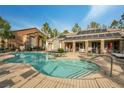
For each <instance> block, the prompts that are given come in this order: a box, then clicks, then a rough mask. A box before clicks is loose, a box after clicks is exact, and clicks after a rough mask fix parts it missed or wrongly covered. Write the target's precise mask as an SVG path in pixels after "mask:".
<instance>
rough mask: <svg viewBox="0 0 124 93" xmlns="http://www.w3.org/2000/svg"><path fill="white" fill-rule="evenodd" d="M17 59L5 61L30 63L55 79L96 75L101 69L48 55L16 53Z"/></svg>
mask: <svg viewBox="0 0 124 93" xmlns="http://www.w3.org/2000/svg"><path fill="white" fill-rule="evenodd" d="M14 55H15V57H13V58H9V59H6V60H4V62H7V63H9V62H10V63H28V64H30V65H32V66H33V67H34V68H35V69H36V70H37V71H39V72H41V73H43V74H46V75H49V76H54V77H61V78H78V77H80V76H87V75H89V74H91V73H96V72H97V71H99V70H100V67H99V66H98V65H96V64H93V63H91V62H88V61H85V60H83V61H81V60H77V59H75V60H74V59H49V55H48V54H46V53H14Z"/></svg>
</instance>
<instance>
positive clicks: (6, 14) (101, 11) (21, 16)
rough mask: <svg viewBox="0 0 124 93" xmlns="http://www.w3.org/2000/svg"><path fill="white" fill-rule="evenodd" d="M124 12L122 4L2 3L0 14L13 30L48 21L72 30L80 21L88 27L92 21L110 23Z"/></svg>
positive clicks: (52, 26) (58, 27)
mask: <svg viewBox="0 0 124 93" xmlns="http://www.w3.org/2000/svg"><path fill="white" fill-rule="evenodd" d="M122 13H124V6H121V5H117V6H114V5H109V6H106V5H99V6H98V5H92V6H91V5H80V6H79V5H62V6H60V5H39V6H38V5H26V6H24V5H16V6H14V5H1V6H0V16H1V17H2V18H3V19H5V20H6V21H8V22H9V23H10V25H11V29H12V30H19V29H25V28H32V27H37V28H38V29H41V27H42V25H43V23H45V22H48V23H49V25H50V27H51V28H57V29H58V31H63V30H65V29H67V30H69V31H71V29H72V27H73V25H74V24H75V23H78V24H79V25H80V26H81V28H82V29H86V28H87V25H88V24H89V23H90V22H91V21H95V22H97V23H100V24H105V25H110V24H111V22H112V20H113V19H116V20H119V19H120V16H121V15H122Z"/></svg>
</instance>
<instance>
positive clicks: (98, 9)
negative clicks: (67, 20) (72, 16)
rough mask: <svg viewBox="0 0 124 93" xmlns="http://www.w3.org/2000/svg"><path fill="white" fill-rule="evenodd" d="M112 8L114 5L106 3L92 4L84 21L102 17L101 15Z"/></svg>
mask: <svg viewBox="0 0 124 93" xmlns="http://www.w3.org/2000/svg"><path fill="white" fill-rule="evenodd" d="M111 8H112V6H108V5H107V6H106V5H94V6H91V9H90V11H89V12H88V14H87V15H86V17H85V18H84V20H83V22H90V21H94V20H96V19H98V18H100V17H101V16H103V15H105V14H106V13H107V12H108V11H109V10H110V9H111Z"/></svg>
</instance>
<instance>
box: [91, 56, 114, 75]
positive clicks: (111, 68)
mask: <svg viewBox="0 0 124 93" xmlns="http://www.w3.org/2000/svg"><path fill="white" fill-rule="evenodd" d="M103 56H105V57H108V58H110V63H111V65H110V75H109V76H110V77H112V70H113V58H112V56H110V55H107V54H99V55H96V56H95V57H92V58H90V59H89V60H90V61H91V60H93V59H95V58H97V57H103Z"/></svg>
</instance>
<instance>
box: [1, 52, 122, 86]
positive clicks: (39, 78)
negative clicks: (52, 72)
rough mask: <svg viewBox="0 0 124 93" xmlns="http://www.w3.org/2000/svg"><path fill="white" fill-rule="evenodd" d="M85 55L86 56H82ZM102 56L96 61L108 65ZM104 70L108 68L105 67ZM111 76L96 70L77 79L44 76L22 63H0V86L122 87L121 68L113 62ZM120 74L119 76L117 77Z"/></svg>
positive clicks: (74, 56)
mask: <svg viewBox="0 0 124 93" xmlns="http://www.w3.org/2000/svg"><path fill="white" fill-rule="evenodd" d="M83 57H87V56H83ZM66 58H78V59H79V54H78V53H67V54H66ZM104 61H105V60H103V59H102V58H98V59H96V61H95V62H96V63H99V65H100V64H101V66H103V68H104V65H105V66H106V65H107V66H109V64H106V63H105V62H104ZM105 69H106V70H109V67H108V69H107V68H105ZM113 75H114V76H113V77H112V78H110V77H109V76H108V75H104V72H98V73H96V74H91V75H88V76H86V77H79V78H77V79H64V78H57V77H50V76H46V75H44V74H42V73H39V72H37V71H36V70H35V69H34V68H33V67H32V66H30V65H28V64H23V63H3V62H1V63H0V87H12V88H69V87H70V88H122V87H124V85H123V84H122V81H120V80H121V79H123V75H124V72H123V69H121V67H120V66H119V65H117V64H114V69H113ZM118 76H121V77H118Z"/></svg>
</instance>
